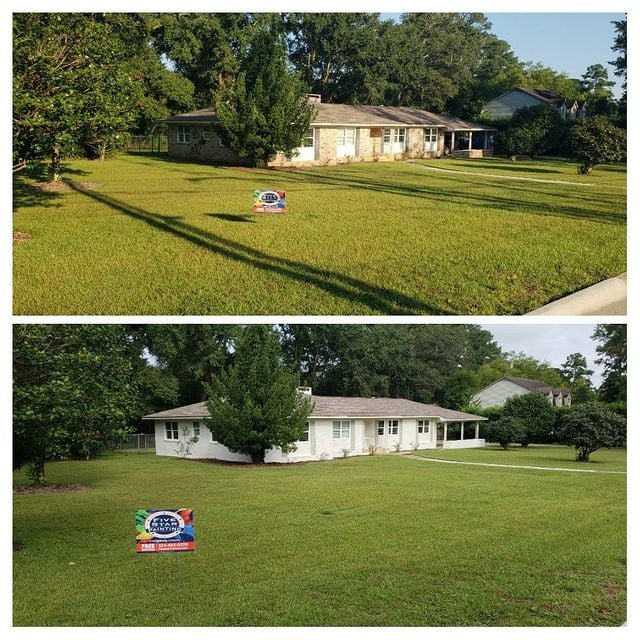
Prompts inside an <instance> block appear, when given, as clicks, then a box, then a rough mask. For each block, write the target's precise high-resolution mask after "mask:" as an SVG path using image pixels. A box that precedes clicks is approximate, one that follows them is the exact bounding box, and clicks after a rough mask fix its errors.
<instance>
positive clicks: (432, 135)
mask: <svg viewBox="0 0 640 640" xmlns="http://www.w3.org/2000/svg"><path fill="white" fill-rule="evenodd" d="M424 141H425V142H438V130H437V129H436V128H435V127H434V128H433V129H425V130H424Z"/></svg>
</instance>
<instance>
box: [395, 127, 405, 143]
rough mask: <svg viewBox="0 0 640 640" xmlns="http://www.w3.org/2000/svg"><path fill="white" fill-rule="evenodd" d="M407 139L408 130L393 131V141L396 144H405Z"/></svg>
mask: <svg viewBox="0 0 640 640" xmlns="http://www.w3.org/2000/svg"><path fill="white" fill-rule="evenodd" d="M406 137H407V130H406V129H394V130H393V141H394V142H401V143H404V141H405V139H406Z"/></svg>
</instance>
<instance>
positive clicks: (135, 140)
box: [127, 134, 169, 153]
mask: <svg viewBox="0 0 640 640" xmlns="http://www.w3.org/2000/svg"><path fill="white" fill-rule="evenodd" d="M168 149H169V145H168V142H167V136H166V135H164V134H155V135H151V136H131V137H130V138H129V141H128V142H127V151H129V152H133V153H143V152H144V153H167V151H168Z"/></svg>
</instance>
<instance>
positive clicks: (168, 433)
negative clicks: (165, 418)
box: [164, 422, 178, 440]
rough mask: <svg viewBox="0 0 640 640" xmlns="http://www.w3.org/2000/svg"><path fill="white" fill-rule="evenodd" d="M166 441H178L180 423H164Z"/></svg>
mask: <svg viewBox="0 0 640 640" xmlns="http://www.w3.org/2000/svg"><path fill="white" fill-rule="evenodd" d="M164 439H165V440H177V439H178V423H177V422H165V423H164Z"/></svg>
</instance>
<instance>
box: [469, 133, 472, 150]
mask: <svg viewBox="0 0 640 640" xmlns="http://www.w3.org/2000/svg"><path fill="white" fill-rule="evenodd" d="M472 143H473V131H469V151H471V149H472Z"/></svg>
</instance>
